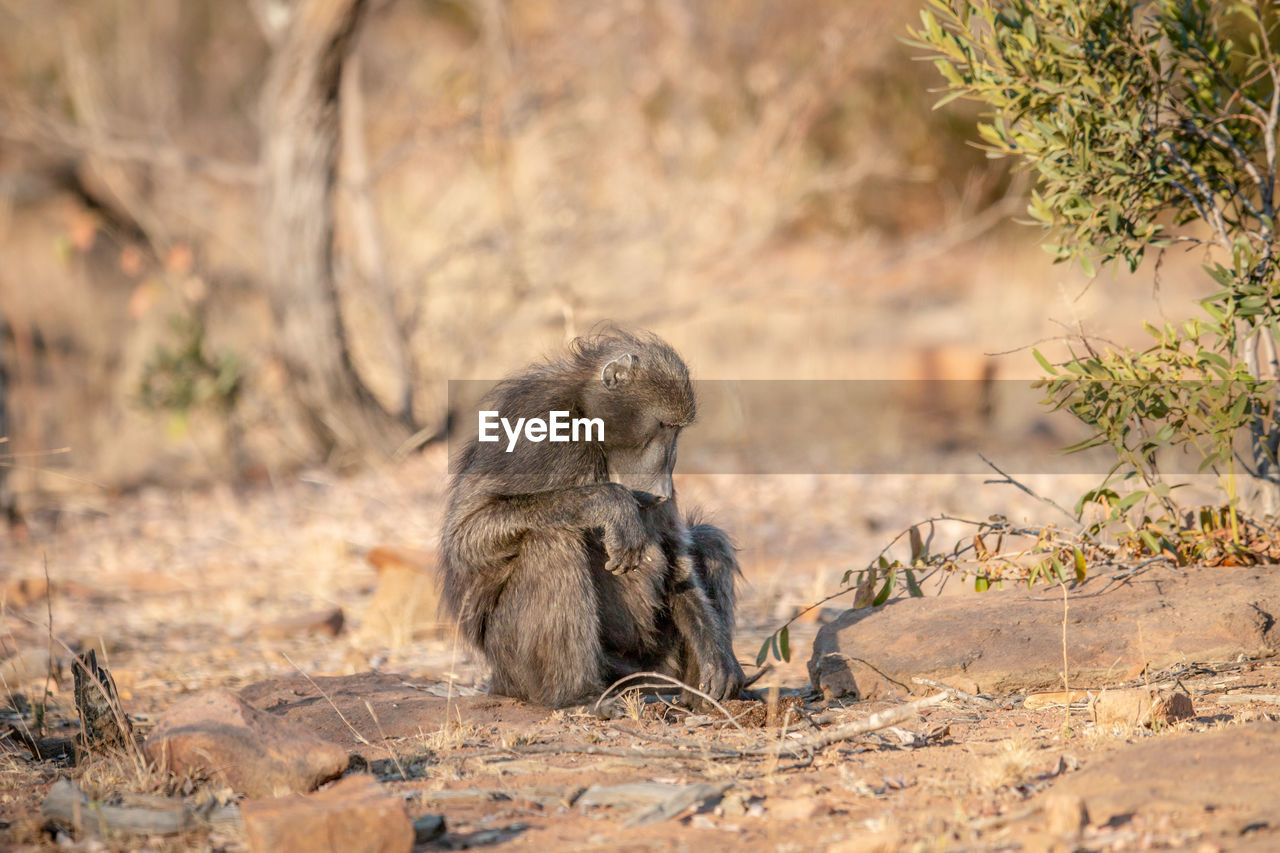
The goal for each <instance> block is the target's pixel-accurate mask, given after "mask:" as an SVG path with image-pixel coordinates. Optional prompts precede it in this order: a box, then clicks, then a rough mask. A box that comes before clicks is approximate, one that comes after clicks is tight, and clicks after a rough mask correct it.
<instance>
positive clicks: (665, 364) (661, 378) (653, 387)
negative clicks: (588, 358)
mask: <svg viewBox="0 0 1280 853" xmlns="http://www.w3.org/2000/svg"><path fill="white" fill-rule="evenodd" d="M585 402H586V408H587V414H588V417H599V418H602V419H603V420H604V425H605V426H604V436H605V441H604V444H605V453H606V458H607V460H608V469H609V479H610V480H611V481H612V482H614V483H619V484H621V485H623V486H626V487H627V488H628V489H631V490H632V491H633V492H642V493H645V494H646V495H649V496H652V499H656V500H658V501H663V500H666V499H668V498H670V497H671V496H672V495H674V494H675V486H674V484H673V483H672V479H671V474H672V471H674V470H675V467H676V444H677V442H678V441H679V438H680V431H681V430H682V429H683V428H684V427H686V426H688V425H689V423H691V422H692V421H693V417H694V412H695V405H694V397H693V386H692V385H691V384H690V382H689V373H688V370H687V368H685V366H684V362H682V361H681V360H680V358H679V356H677V355H676V354H675V353H674V352H673V351H671V350H670V349H669V348H665V347H663V348H661V349H658V348H656V347H655V348H645V349H643V350H641V351H640V352H638V353H624V354H622V355H619V356H616V357H615V358H613V359H611V360H610V361H609V362H608V363H606V364H605V365H604V367H603V368H601V371H600V381H599V383H597V384H596V385H595V387H593V388H592V389H591V391H590V393H588V395H587V398H586V401H585Z"/></svg>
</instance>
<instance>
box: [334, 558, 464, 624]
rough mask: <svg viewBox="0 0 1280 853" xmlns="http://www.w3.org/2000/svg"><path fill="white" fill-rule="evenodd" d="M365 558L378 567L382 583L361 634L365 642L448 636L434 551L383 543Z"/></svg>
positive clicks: (363, 621) (370, 604)
mask: <svg viewBox="0 0 1280 853" xmlns="http://www.w3.org/2000/svg"><path fill="white" fill-rule="evenodd" d="M365 559H366V560H367V561H368V562H369V564H370V565H372V566H373V567H374V568H375V569H377V570H378V586H377V588H376V589H375V590H374V593H373V599H372V600H371V601H370V602H369V606H368V607H367V608H365V611H364V615H363V618H362V620H361V624H360V630H359V632H358V634H357V640H358V641H359V642H361V643H363V644H364V645H378V646H391V647H392V648H396V647H399V646H402V645H404V644H406V643H410V642H413V641H414V640H416V639H421V638H424V637H441V636H444V635H445V634H446V633H448V631H449V630H450V628H451V623H449V622H447V621H442V620H441V618H440V615H439V611H440V592H439V589H438V586H437V583H436V575H435V568H434V567H435V563H436V557H435V555H434V554H431V553H429V552H425V551H415V550H412V549H409V548H390V547H386V546H379V547H376V548H372V549H370V551H369V553H368V554H367V555H366V557H365Z"/></svg>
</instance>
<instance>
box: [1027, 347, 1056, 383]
mask: <svg viewBox="0 0 1280 853" xmlns="http://www.w3.org/2000/svg"><path fill="white" fill-rule="evenodd" d="M1031 354H1032V355H1033V356H1035V359H1036V361H1038V362H1039V363H1040V367H1041V368H1043V369H1044V372H1045V373H1047V374H1049V375H1050V376H1057V375H1058V370H1057V368H1055V367H1054V366H1053V365H1052V364H1050V363H1049V359H1047V358H1045V357H1044V356H1043V355H1041V354H1040V350H1038V349H1035V348H1032V350H1031Z"/></svg>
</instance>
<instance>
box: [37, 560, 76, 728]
mask: <svg viewBox="0 0 1280 853" xmlns="http://www.w3.org/2000/svg"><path fill="white" fill-rule="evenodd" d="M40 555H41V556H42V557H44V610H45V615H46V616H47V617H48V619H49V628H48V631H49V661H48V663H47V664H46V666H45V669H44V690H43V692H42V693H41V694H40V705H41V707H43V708H44V709H45V710H44V711H43V712H41V714H40V729H41V731H40V736H41V737H43V736H44V718H45V715H46V714H47V712H48V708H49V679H50V678H52V677H53V583H52V582H51V581H50V580H49V553H48V552H47V551H41V552H40ZM72 672H73V674H74V670H73V671H72Z"/></svg>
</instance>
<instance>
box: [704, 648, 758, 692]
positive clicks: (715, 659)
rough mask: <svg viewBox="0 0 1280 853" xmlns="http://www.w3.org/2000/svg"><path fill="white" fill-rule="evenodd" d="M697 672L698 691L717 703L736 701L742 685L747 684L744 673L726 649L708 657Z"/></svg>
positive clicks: (736, 660)
mask: <svg viewBox="0 0 1280 853" xmlns="http://www.w3.org/2000/svg"><path fill="white" fill-rule="evenodd" d="M699 670H700V674H701V676H702V677H701V679H699V682H700V683H699V684H698V689H699V690H701V691H702V692H703V693H706V694H707V695H708V696H710V697H711V698H712V699H715V700H716V701H717V702H723V701H725V700H726V699H737V698H738V694H739V693H741V692H742V685H744V684H746V683H747V676H746V673H744V672H743V671H742V667H741V666H739V665H738V659H737V658H735V657H734V656H733V653H732V651H730V650H728V649H725V650H717V651H716V653H715V654H713V655H708V656H707V657H706V658H704V660H703V661H702V662H701V663H700V664H699Z"/></svg>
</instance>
